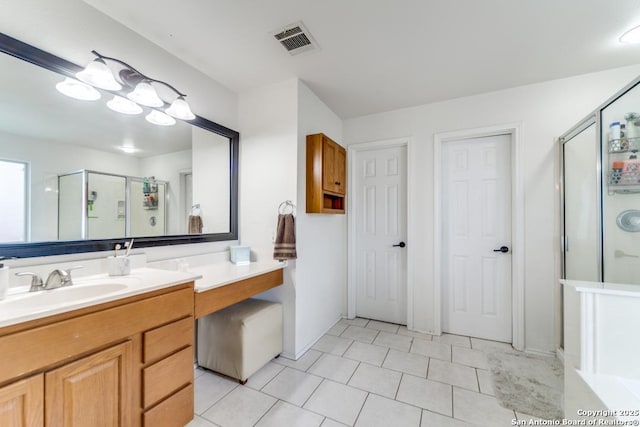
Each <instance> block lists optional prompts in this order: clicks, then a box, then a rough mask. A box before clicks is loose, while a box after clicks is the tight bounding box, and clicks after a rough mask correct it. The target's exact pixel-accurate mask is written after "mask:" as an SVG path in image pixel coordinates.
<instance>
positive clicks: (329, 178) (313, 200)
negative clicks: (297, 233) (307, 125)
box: [307, 133, 347, 214]
mask: <svg viewBox="0 0 640 427" xmlns="http://www.w3.org/2000/svg"><path fill="white" fill-rule="evenodd" d="M346 193H347V152H346V150H345V149H344V147H342V146H340V145H339V144H337V143H336V142H334V141H333V140H331V138H329V137H328V136H326V135H325V134H322V133H318V134H314V135H307V213H334V214H343V213H344V212H345V207H346V204H345V195H346Z"/></svg>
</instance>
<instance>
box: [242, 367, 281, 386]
mask: <svg viewBox="0 0 640 427" xmlns="http://www.w3.org/2000/svg"><path fill="white" fill-rule="evenodd" d="M280 366H282V369H280V370H279V371H278V373H277V374H275V375H274V376H273V377H272V378H271V379H270V380H269V381H267V382H266V383H264V384H263V385H262V387H260V388H259V389H258V391H262V389H263V388H265V387H266V386H268V385H269V384H271V381H273V380H275V379H276V377H277V376H278V375H280V374H281V373H282V372H284V370H285V369H287V368H288V366H283V365H280ZM248 379H249V378H247V380H248ZM248 383H249V382H248V381H247V384H248ZM247 387H249V388H253V387H251V386H247ZM254 390H255V389H254Z"/></svg>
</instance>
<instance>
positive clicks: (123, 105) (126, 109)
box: [107, 95, 142, 114]
mask: <svg viewBox="0 0 640 427" xmlns="http://www.w3.org/2000/svg"><path fill="white" fill-rule="evenodd" d="M107 107H109V108H111V109H112V110H113V111H117V112H118V113H122V114H140V113H142V107H141V106H139V105H138V104H136V103H135V102H133V101H130V100H128V99H127V98H123V97H121V96H118V95H115V96H114V97H113V99H112V100H111V101H109V102H107Z"/></svg>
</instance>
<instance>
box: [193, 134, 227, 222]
mask: <svg viewBox="0 0 640 427" xmlns="http://www.w3.org/2000/svg"><path fill="white" fill-rule="evenodd" d="M192 135H193V137H192V143H193V145H192V151H193V154H192V155H193V160H192V163H193V175H194V176H197V177H198V179H195V180H193V203H194V204H199V205H200V216H201V218H202V224H203V226H202V232H203V233H225V232H228V231H229V229H230V222H229V200H230V197H231V194H230V188H231V181H230V177H231V174H230V173H229V153H230V151H229V150H230V145H229V138H226V137H223V136H221V135H217V134H215V133H213V132H209V131H206V130H203V129H200V128H197V127H195V126H194V127H193V132H192Z"/></svg>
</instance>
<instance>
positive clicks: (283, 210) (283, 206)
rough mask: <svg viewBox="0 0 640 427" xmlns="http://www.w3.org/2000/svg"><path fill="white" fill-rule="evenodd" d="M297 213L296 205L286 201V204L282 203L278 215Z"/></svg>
mask: <svg viewBox="0 0 640 427" xmlns="http://www.w3.org/2000/svg"><path fill="white" fill-rule="evenodd" d="M287 208H290V209H291V211H290V212H287ZM295 211H296V205H294V204H293V202H292V201H291V200H285V201H284V202H282V203H280V206H278V213H279V214H280V215H285V214H292V213H295Z"/></svg>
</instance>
